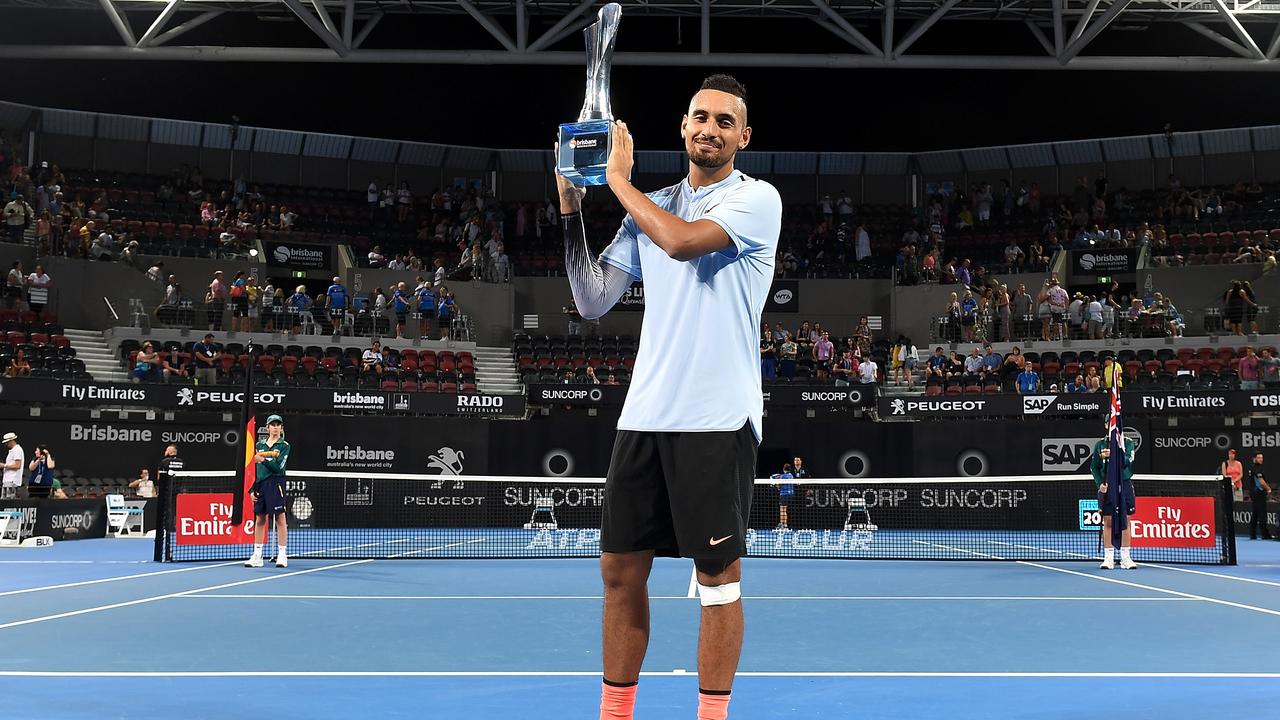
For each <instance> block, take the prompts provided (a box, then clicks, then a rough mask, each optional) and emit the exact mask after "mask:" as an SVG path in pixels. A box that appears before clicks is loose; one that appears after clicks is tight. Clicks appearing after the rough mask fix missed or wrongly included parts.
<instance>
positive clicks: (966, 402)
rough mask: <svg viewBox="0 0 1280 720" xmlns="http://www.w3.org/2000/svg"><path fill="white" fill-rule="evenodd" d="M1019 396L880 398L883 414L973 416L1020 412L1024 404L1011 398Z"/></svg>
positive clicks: (896, 415) (894, 415)
mask: <svg viewBox="0 0 1280 720" xmlns="http://www.w3.org/2000/svg"><path fill="white" fill-rule="evenodd" d="M1018 399H1019V396H1004V395H987V396H984V397H955V396H941V395H939V396H935V397H928V396H924V395H918V396H912V397H896V398H888V397H885V398H880V416H881V417H934V418H947V417H970V416H974V415H1004V414H1010V413H1011V410H1012V409H1013V408H1014V407H1015V406H1016V407H1017V408H1018V410H1019V414H1021V405H1020V404H1016V405H1015V403H1014V402H1010V401H1011V400H1014V401H1016V400H1018Z"/></svg>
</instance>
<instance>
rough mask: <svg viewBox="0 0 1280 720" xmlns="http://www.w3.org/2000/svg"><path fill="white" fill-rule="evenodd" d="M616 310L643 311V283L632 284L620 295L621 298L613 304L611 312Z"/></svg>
mask: <svg viewBox="0 0 1280 720" xmlns="http://www.w3.org/2000/svg"><path fill="white" fill-rule="evenodd" d="M618 310H623V311H628V312H641V311H643V310H644V283H642V282H638V283H633V284H632V285H631V287H629V288H627V290H626V292H624V293H622V297H620V298H618V302H617V303H615V304H614V306H613V311H614V312H617V311H618Z"/></svg>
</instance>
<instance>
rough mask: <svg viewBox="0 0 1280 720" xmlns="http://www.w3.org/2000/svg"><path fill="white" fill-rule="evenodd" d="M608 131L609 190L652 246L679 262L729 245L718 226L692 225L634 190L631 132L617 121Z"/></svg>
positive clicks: (704, 222)
mask: <svg viewBox="0 0 1280 720" xmlns="http://www.w3.org/2000/svg"><path fill="white" fill-rule="evenodd" d="M610 132H611V133H612V142H613V146H612V148H611V149H610V151H609V164H608V169H607V170H606V171H605V177H606V179H607V180H608V181H609V189H610V190H613V194H614V195H615V196H616V197H617V198H618V202H619V203H621V204H622V207H623V208H624V209H626V211H627V213H628V214H629V215H631V217H632V219H633V220H635V223H636V225H638V226H639V227H640V229H641V230H642V231H644V234H645V235H648V236H649V239H651V240H653V244H654V245H657V246H658V247H660V248H662V249H663V250H664V251H666V253H667V256H668V257H670V258H672V259H674V260H681V261H684V260H693V259H695V258H700V257H702V256H703V255H707V254H710V253H713V252H717V251H719V250H724V249H726V248H728V247H731V246H732V244H733V241H732V240H731V239H730V238H729V233H728V232H727V231H726V230H725V229H724V228H723V227H721V226H720V225H719V224H718V223H715V222H713V221H711V220H706V219H699V220H694V221H693V222H688V221H685V220H681V219H680V218H678V217H676V216H675V215H672V214H671V213H669V212H667V211H666V210H663V209H662V208H660V207H658V205H657V204H656V203H654V202H653V201H652V200H650V199H649V198H648V196H646V195H645V194H644V193H643V192H640V190H638V189H636V187H635V186H634V185H632V184H631V168H632V165H633V163H634V160H633V157H632V144H631V133H629V132H627V124H626V123H624V122H622V121H616V122H614V124H613V126H612V127H611V129H610Z"/></svg>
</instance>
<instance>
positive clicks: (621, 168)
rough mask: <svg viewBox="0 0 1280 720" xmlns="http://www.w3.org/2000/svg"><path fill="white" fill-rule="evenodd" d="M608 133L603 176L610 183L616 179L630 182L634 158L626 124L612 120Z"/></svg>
mask: <svg viewBox="0 0 1280 720" xmlns="http://www.w3.org/2000/svg"><path fill="white" fill-rule="evenodd" d="M609 134H610V138H609V139H610V143H611V147H610V148H609V164H608V166H607V167H606V168H605V177H606V178H607V179H608V180H609V184H610V185H612V184H613V183H614V182H617V181H621V182H630V181H631V169H632V168H633V167H634V166H635V162H636V160H635V154H634V148H633V143H632V142H631V133H630V132H629V131H628V130H627V124H626V123H624V122H622V121H621V120H614V121H613V125H611V126H610V127H609Z"/></svg>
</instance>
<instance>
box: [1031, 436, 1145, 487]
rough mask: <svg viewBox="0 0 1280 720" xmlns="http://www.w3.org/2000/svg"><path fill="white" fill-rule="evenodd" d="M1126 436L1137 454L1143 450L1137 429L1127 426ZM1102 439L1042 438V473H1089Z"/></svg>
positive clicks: (1093, 437)
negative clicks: (1095, 447) (1096, 446)
mask: <svg viewBox="0 0 1280 720" xmlns="http://www.w3.org/2000/svg"><path fill="white" fill-rule="evenodd" d="M1124 435H1125V437H1126V438H1128V439H1130V440H1132V441H1133V447H1134V452H1135V453H1136V452H1137V451H1139V450H1141V449H1142V443H1143V440H1144V438H1143V437H1142V433H1141V432H1140V431H1139V430H1138V429H1137V428H1135V427H1133V426H1126V427H1125V429H1124ZM1101 439H1102V437H1101V434H1098V435H1092V436H1085V437H1045V438H1041V439H1040V471H1041V472H1045V473H1050V474H1055V475H1069V474H1071V473H1078V472H1081V473H1083V472H1089V466H1090V464H1091V462H1092V460H1093V447H1094V445H1095V444H1096V443H1097V442H1098V441H1099V440H1101Z"/></svg>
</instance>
